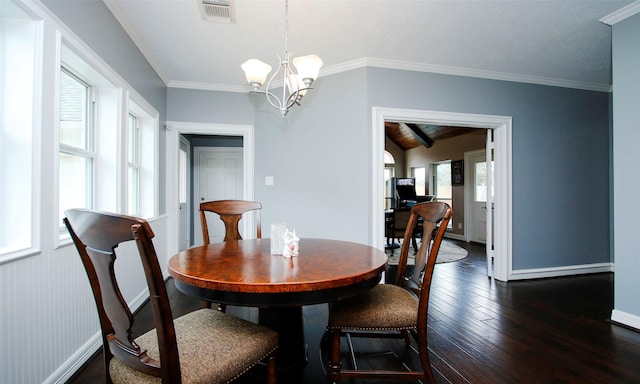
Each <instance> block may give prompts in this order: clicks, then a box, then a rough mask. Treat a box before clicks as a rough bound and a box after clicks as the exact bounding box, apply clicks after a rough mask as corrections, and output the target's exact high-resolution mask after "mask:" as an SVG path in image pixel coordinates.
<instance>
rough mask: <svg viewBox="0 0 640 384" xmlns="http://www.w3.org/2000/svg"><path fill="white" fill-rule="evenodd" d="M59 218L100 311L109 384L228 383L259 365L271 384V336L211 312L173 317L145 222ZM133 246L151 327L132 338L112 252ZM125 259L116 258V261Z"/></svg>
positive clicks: (79, 214) (71, 214)
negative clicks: (146, 295) (263, 364)
mask: <svg viewBox="0 0 640 384" xmlns="http://www.w3.org/2000/svg"><path fill="white" fill-rule="evenodd" d="M65 214H66V218H65V219H64V223H65V225H66V226H67V229H68V230H69V233H70V234H71V238H72V239H73V242H74V243H75V246H76V248H77V250H78V252H79V253H80V258H81V259H82V263H83V265H84V268H85V270H86V272H87V276H88V277H89V283H90V285H91V289H92V290H93V295H94V298H95V302H96V306H97V309H98V317H99V319H100V327H101V330H102V343H103V350H104V363H105V373H106V379H107V383H158V382H160V381H161V382H162V383H172V384H180V383H184V384H187V383H228V382H231V381H233V380H235V379H236V378H238V377H240V376H241V375H242V374H244V373H245V372H246V371H247V370H249V369H250V368H251V367H252V366H254V365H256V364H258V363H260V362H261V361H265V360H266V362H267V380H268V382H269V383H272V384H273V383H275V381H276V378H275V368H276V367H275V351H276V349H277V346H278V334H277V333H276V332H275V331H272V330H270V329H268V328H265V327H263V326H261V325H258V324H255V323H251V322H249V321H245V320H243V319H240V318H237V317H233V316H230V315H227V314H225V313H223V312H220V311H216V310H212V309H200V310H196V311H194V312H191V313H188V314H186V315H184V316H181V317H178V318H176V319H173V318H172V315H171V307H170V304H169V297H168V295H167V289H166V286H165V282H164V279H163V275H162V270H161V269H160V264H159V263H158V257H157V255H156V251H155V248H154V246H153V242H152V238H153V237H154V234H153V231H152V230H151V227H150V226H149V223H148V222H147V221H146V220H143V219H139V218H135V217H130V216H123V215H117V214H111V213H105V212H97V211H91V210H82V209H71V210H67V211H66V212H65ZM132 240H135V243H136V245H137V253H138V255H139V257H140V259H141V261H142V267H143V269H144V277H145V278H146V281H147V286H148V288H149V300H150V302H151V308H152V311H153V322H154V325H155V329H152V330H151V331H149V332H147V333H145V334H143V335H141V336H139V337H136V338H135V339H134V335H133V334H132V327H133V324H134V320H135V317H134V316H133V314H132V312H131V309H130V308H129V306H128V304H127V303H126V302H125V300H124V298H123V296H122V294H121V292H120V289H119V287H118V282H117V276H116V273H115V268H114V264H115V262H116V248H118V247H119V245H120V244H122V243H125V242H129V241H132ZM122 248H124V247H121V248H120V249H122ZM127 249H130V248H127ZM129 256H132V255H130V254H125V253H124V252H122V253H120V252H118V257H120V258H123V257H129ZM141 278H142V276H141Z"/></svg>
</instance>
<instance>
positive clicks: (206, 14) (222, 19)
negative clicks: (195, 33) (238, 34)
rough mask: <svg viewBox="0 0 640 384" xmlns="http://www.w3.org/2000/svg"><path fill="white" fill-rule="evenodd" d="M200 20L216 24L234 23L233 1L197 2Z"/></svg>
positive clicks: (208, 0) (212, 0) (210, 0)
mask: <svg viewBox="0 0 640 384" xmlns="http://www.w3.org/2000/svg"><path fill="white" fill-rule="evenodd" d="M198 2H199V4H200V11H201V13H202V18H203V19H205V20H208V21H215V22H218V23H235V22H236V17H235V16H236V15H235V9H234V7H233V0H198Z"/></svg>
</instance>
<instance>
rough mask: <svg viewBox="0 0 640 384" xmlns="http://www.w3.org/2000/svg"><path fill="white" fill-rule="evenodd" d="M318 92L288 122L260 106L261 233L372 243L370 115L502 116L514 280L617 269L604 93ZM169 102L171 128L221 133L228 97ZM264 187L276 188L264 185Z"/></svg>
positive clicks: (465, 83) (394, 75)
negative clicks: (188, 125)
mask: <svg viewBox="0 0 640 384" xmlns="http://www.w3.org/2000/svg"><path fill="white" fill-rule="evenodd" d="M345 84H348V85H349V86H348V87H346V86H345ZM314 85H315V88H316V89H315V90H314V91H313V92H311V93H309V94H308V95H307V96H306V97H305V98H306V99H305V100H304V102H303V106H302V108H299V109H296V110H293V111H292V112H290V114H289V116H287V118H286V119H285V120H282V119H280V117H279V115H278V113H277V111H275V110H274V109H273V108H271V107H270V106H266V105H265V103H260V102H259V101H253V102H254V103H255V104H254V105H255V106H256V108H257V110H256V113H255V131H256V156H255V161H256V173H255V177H256V190H255V198H256V199H257V200H260V201H262V202H263V206H264V207H265V208H264V210H265V213H264V216H263V221H264V225H266V226H268V225H269V223H270V222H271V221H285V222H287V224H288V225H289V226H290V227H293V228H296V229H297V230H298V234H300V235H302V236H304V237H330V238H339V239H348V240H352V241H358V242H369V241H370V239H369V236H370V225H371V222H370V207H371V206H372V203H371V201H370V193H369V188H370V186H371V180H370V177H371V176H370V175H371V165H370V160H369V159H370V158H371V150H372V136H371V135H372V134H371V108H372V107H374V106H376V107H388V108H407V109H423V110H437V111H448V112H459V113H474V114H490V115H505V116H512V117H513V246H514V250H513V267H514V269H528V268H545V267H558V266H568V265H582V264H591V263H601V262H602V263H605V262H610V261H611V256H610V239H609V233H608V231H607V230H606V228H608V227H609V201H610V196H609V148H610V143H609V140H610V124H609V94H608V93H606V92H595V91H583V90H575V89H566V88H559V87H550V86H540V85H531V84H522V83H514V82H506V81H494V80H485V79H475V78H469V77H459V76H449V75H439V74H429V73H418V72H411V71H399V70H390V69H380V68H366V69H357V70H353V71H349V72H345V73H340V74H336V75H331V76H326V77H321V78H320V79H319V81H318V82H317V84H314ZM168 92H169V100H173V99H174V95H173V94H174V93H176V94H178V95H179V98H180V99H181V103H182V104H188V105H190V108H191V109H190V110H191V112H192V113H189V114H180V115H179V116H174V115H173V113H172V112H173V110H174V109H173V106H172V105H171V102H170V108H169V116H168V118H169V120H181V119H185V118H186V119H190V120H187V121H207V122H211V123H219V122H220V121H219V120H218V119H217V117H216V116H217V113H218V108H217V106H215V105H213V104H211V100H214V99H220V100H222V99H224V100H226V98H225V97H224V96H218V95H215V96H214V95H212V96H211V98H209V99H207V98H203V97H201V95H202V93H201V92H197V94H194V96H193V97H189V94H190V93H191V92H192V91H187V90H174V89H169V91H168ZM214 94H215V93H214ZM175 98H176V99H177V98H178V96H176V97H175ZM205 102H206V104H204V103H205ZM242 102H243V103H242V104H239V105H238V107H237V109H238V110H244V108H245V104H244V100H242ZM227 109H228V106H227V105H224V106H223V107H222V108H221V110H220V113H223V115H222V116H223V117H224V118H228V115H226V113H225V112H224V111H225V110H227ZM198 111H200V113H197V112H198ZM238 120H239V121H238V123H243V124H244V123H248V122H249V121H250V118H249V117H247V116H239V117H238ZM267 175H269V176H274V177H275V185H274V186H264V185H263V182H262V180H264V176H267ZM594 223H597V224H594ZM603 228H604V229H605V230H603Z"/></svg>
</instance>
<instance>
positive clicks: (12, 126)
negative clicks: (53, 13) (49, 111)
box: [0, 1, 42, 261]
mask: <svg viewBox="0 0 640 384" xmlns="http://www.w3.org/2000/svg"><path fill="white" fill-rule="evenodd" d="M36 31H37V22H36V21H35V20H33V18H31V17H30V16H29V15H27V14H26V13H25V12H24V11H23V10H22V9H20V8H19V7H17V6H16V5H15V4H14V3H13V2H11V1H4V2H3V3H2V6H0V79H1V80H0V212H2V214H1V215H0V259H2V260H4V259H12V258H14V257H20V256H22V255H23V254H24V253H25V252H30V249H32V248H34V247H35V246H37V239H35V238H34V233H35V231H34V229H35V226H36V225H37V222H36V220H37V215H38V212H39V211H40V209H39V208H38V207H39V203H38V202H35V203H34V202H33V201H32V200H33V198H34V190H35V188H37V187H38V185H36V184H34V182H33V180H35V179H37V177H34V156H36V155H37V154H36V153H34V151H33V148H34V137H37V133H38V130H39V126H40V125H39V123H38V120H37V118H38V117H39V116H36V108H34V107H35V105H36V103H39V102H40V99H41V98H40V97H37V96H36V94H35V92H37V90H36V89H35V88H36V87H35V84H36V81H35V80H36V78H37V77H36V76H39V75H37V73H41V72H42V71H39V70H38V66H37V62H38V59H37V58H36V52H37V41H38V38H37V33H36ZM0 261H1V260H0Z"/></svg>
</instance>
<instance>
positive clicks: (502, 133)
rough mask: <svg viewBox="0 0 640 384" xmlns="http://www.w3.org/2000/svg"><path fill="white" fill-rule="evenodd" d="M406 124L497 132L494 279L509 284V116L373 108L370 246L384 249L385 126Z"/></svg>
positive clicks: (510, 256) (510, 182) (510, 204)
mask: <svg viewBox="0 0 640 384" xmlns="http://www.w3.org/2000/svg"><path fill="white" fill-rule="evenodd" d="M387 120H391V121H406V122H418V123H423V124H437V125H450V126H451V125H453V126H463V127H469V128H485V129H486V128H489V129H493V131H494V144H495V159H494V167H495V194H496V197H497V200H496V201H495V217H494V219H495V222H494V229H495V233H494V236H495V238H494V246H495V255H494V256H495V259H494V260H495V265H494V277H495V278H496V279H497V280H501V281H508V280H509V278H510V277H511V274H512V260H511V258H512V252H513V249H512V225H511V223H512V197H511V194H512V193H511V191H512V186H511V185H512V172H511V165H512V156H511V153H512V152H511V146H512V140H511V121H512V118H511V117H510V116H497V115H476V114H468V113H454V112H439V111H424V110H412V109H397V108H384V107H373V108H372V144H373V145H372V153H371V156H372V162H371V164H372V175H371V182H372V186H371V204H372V209H371V215H372V216H371V218H370V222H371V223H373V225H372V232H371V243H372V245H373V246H375V247H377V248H379V249H384V248H383V247H384V191H383V183H384V180H383V173H382V171H383V168H384V161H383V152H384V143H385V140H384V135H385V134H384V131H385V130H384V122H385V121H387Z"/></svg>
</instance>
